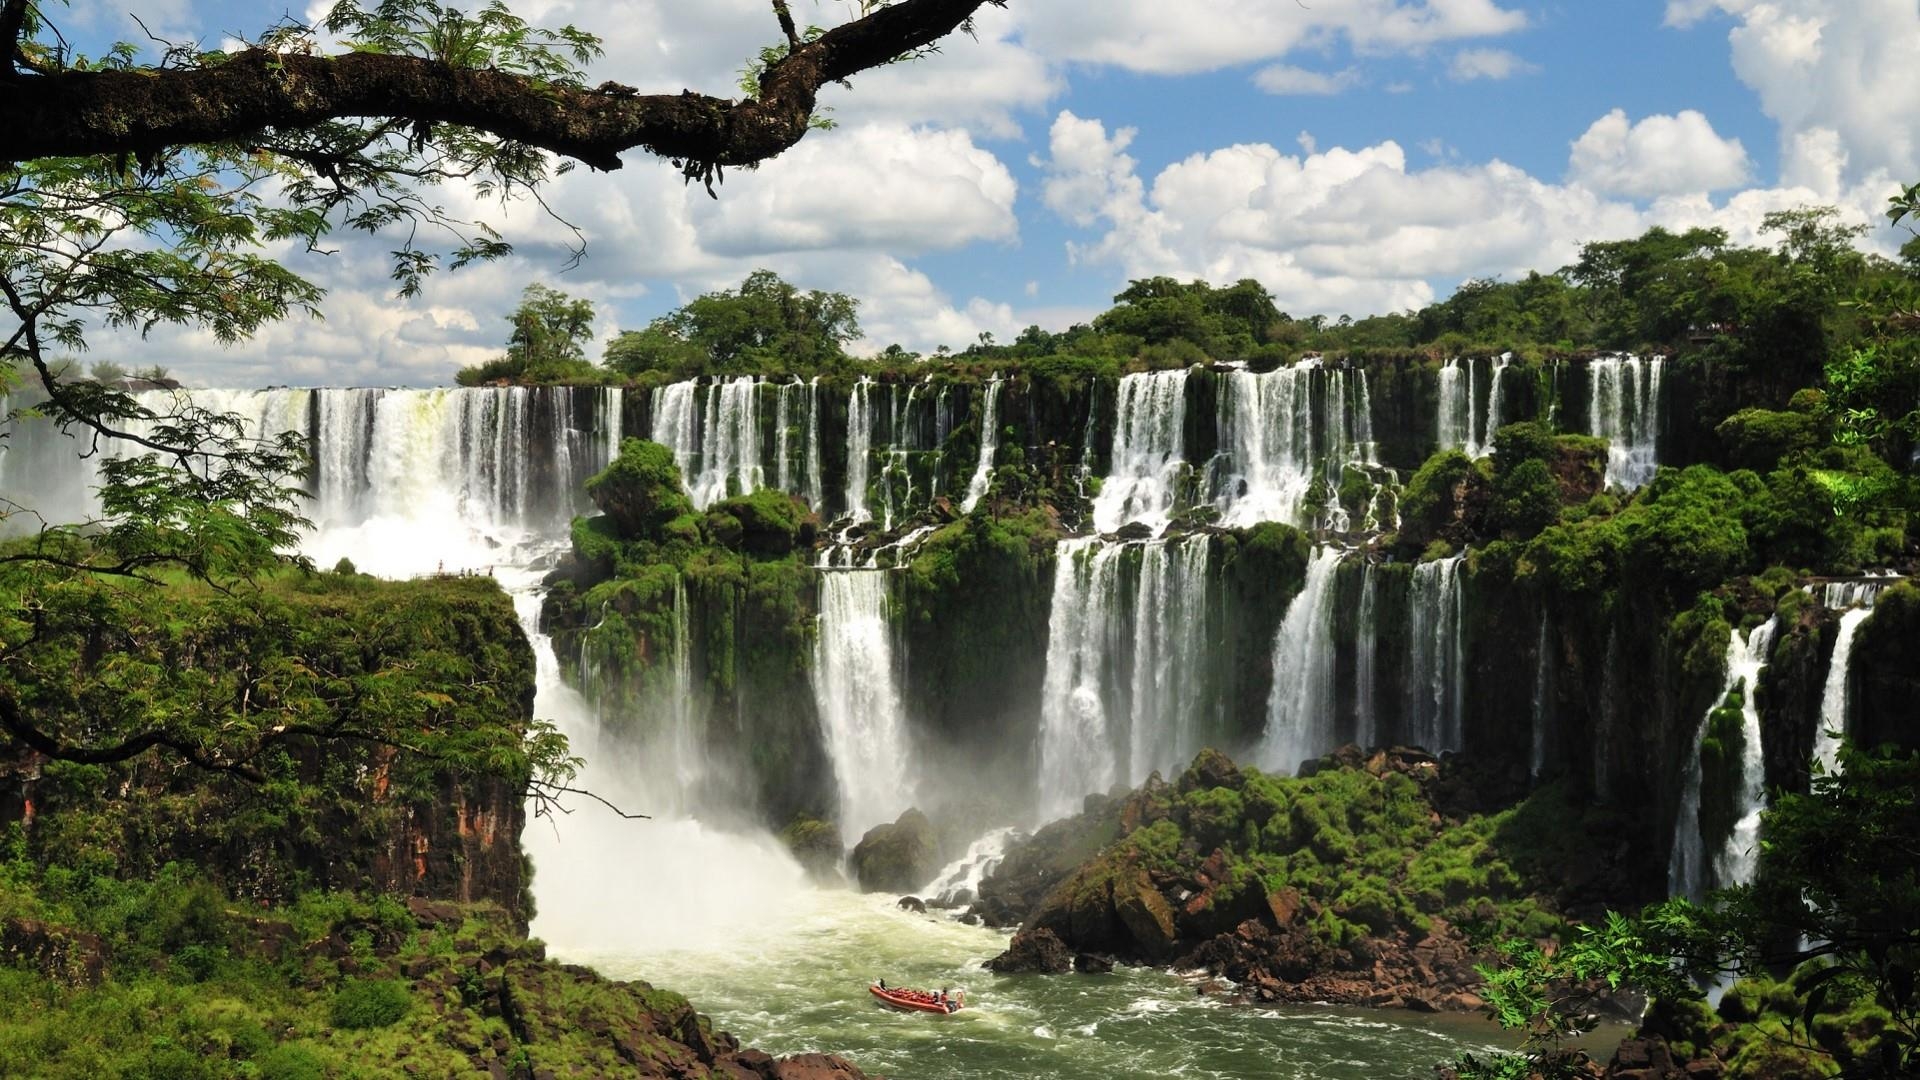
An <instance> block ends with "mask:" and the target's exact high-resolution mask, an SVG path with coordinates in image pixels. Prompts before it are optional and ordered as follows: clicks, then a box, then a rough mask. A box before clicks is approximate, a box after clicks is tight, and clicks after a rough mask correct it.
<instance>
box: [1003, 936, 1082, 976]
mask: <svg viewBox="0 0 1920 1080" xmlns="http://www.w3.org/2000/svg"><path fill="white" fill-rule="evenodd" d="M1072 968H1073V953H1072V951H1071V950H1069V949H1068V948H1067V946H1066V944H1065V943H1064V942H1062V941H1061V940H1060V936H1059V935H1058V934H1055V933H1054V932H1053V931H1051V930H1048V929H1046V928H1044V927H1042V928H1039V929H1034V930H1022V931H1020V932H1019V933H1017V934H1015V935H1013V941H1012V942H1010V943H1009V944H1008V945H1007V951H1006V952H1003V953H1001V954H1000V955H999V956H996V957H994V958H993V959H991V960H989V961H987V970H988V971H997V972H999V973H1000V974H1002V975H1015V974H1023V973H1039V974H1045V975H1058V974H1061V973H1063V972H1066V971H1070V970H1072Z"/></svg>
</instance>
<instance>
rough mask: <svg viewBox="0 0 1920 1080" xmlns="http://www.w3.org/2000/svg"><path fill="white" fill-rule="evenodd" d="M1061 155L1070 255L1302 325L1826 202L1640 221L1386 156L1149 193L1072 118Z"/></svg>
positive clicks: (1762, 202)
mask: <svg viewBox="0 0 1920 1080" xmlns="http://www.w3.org/2000/svg"><path fill="white" fill-rule="evenodd" d="M1621 124H1622V126H1623V127H1624V126H1625V122H1624V118H1622V119H1621ZM1627 130H1628V132H1629V133H1630V132H1631V130H1632V129H1631V128H1628V129H1627ZM1655 130H1656V131H1657V129H1655ZM1629 141H1630V140H1629ZM1053 143H1054V154H1053V156H1052V158H1051V159H1049V160H1048V161H1047V162H1046V167H1047V170H1048V173H1049V175H1048V177H1047V180H1046V186H1047V189H1048V190H1049V191H1053V192H1058V193H1060V194H1061V197H1060V198H1058V199H1056V200H1051V201H1050V202H1049V205H1051V206H1053V208H1054V209H1055V210H1056V211H1057V212H1060V213H1061V214H1062V216H1063V217H1066V218H1067V219H1068V220H1069V221H1072V222H1074V223H1076V224H1082V225H1092V226H1095V227H1097V230H1098V232H1097V235H1096V236H1095V237H1093V238H1092V239H1090V240H1088V241H1086V242H1080V243H1074V244H1071V245H1070V246H1069V252H1070V254H1071V255H1072V257H1073V258H1074V259H1075V260H1077V261H1079V262H1081V263H1087V264H1100V265H1111V266H1114V267H1116V268H1117V269H1118V271H1119V273H1120V274H1122V275H1124V276H1125V277H1130V278H1131V277H1142V276H1148V275H1154V274H1166V275H1170V276H1174V277H1181V278H1187V277H1199V278H1205V279H1207V280H1210V281H1232V280H1235V279H1237V278H1241V277H1253V278H1257V279H1259V280H1260V281H1262V282H1264V283H1265V284H1266V285H1267V287H1268V288H1269V289H1271V290H1272V291H1273V292H1274V294H1275V296H1276V297H1278V298H1279V300H1280V303H1281V306H1282V307H1283V308H1285V309H1287V310H1289V311H1292V312H1293V313H1295V314H1307V313H1312V312H1321V313H1326V314H1337V313H1343V312H1344V313H1349V314H1356V315H1357V314H1363V313H1371V312H1380V311H1394V310H1400V309H1403V308H1407V307H1417V306H1420V305H1422V304H1425V303H1427V302H1429V301H1431V300H1432V299H1433V297H1434V296H1435V295H1436V292H1437V290H1438V289H1439V288H1443V287H1445V286H1447V285H1448V284H1450V283H1451V282H1453V281H1457V280H1459V279H1461V278H1465V277H1485V276H1495V275H1497V276H1504V277H1509V278H1511V277H1514V276H1518V275H1520V274H1523V273H1525V272H1526V271H1529V270H1535V269H1540V270H1547V269H1552V268H1555V267H1559V266H1564V265H1566V264H1568V263H1570V262H1572V261H1573V259H1574V258H1575V257H1576V256H1577V254H1578V252H1579V249H1580V246H1581V245H1583V244H1585V243H1588V242H1591V241H1595V240H1610V239H1619V238H1623V237H1629V236H1635V235H1638V234H1639V233H1641V232H1643V231H1645V230H1646V229H1647V228H1648V227H1650V226H1652V225H1656V224H1660V225H1667V226H1670V227H1675V228H1684V227H1688V226H1691V225H1710V226H1717V227H1721V228H1725V229H1727V230H1728V231H1729V233H1730V234H1731V235H1733V237H1734V238H1735V240H1736V241H1739V242H1743V243H1755V242H1760V237H1759V235H1758V231H1757V227H1758V225H1759V222H1760V219H1761V218H1762V217H1763V216H1764V215H1765V214H1766V213H1767V212H1769V211H1771V210H1778V209H1786V208H1790V207H1794V206H1801V205H1806V204H1808V203H1812V202H1819V201H1823V196H1821V195H1820V194H1819V193H1818V192H1816V191H1814V190H1813V189H1811V188H1808V187H1803V186H1795V187H1785V188H1775V189H1759V190H1751V191H1744V192H1740V193H1738V194H1736V195H1734V196H1732V197H1730V198H1727V199H1725V200H1724V201H1722V202H1719V203H1716V202H1714V201H1713V200H1712V199H1711V198H1709V196H1708V195H1707V193H1706V192H1707V188H1706V187H1704V186H1701V185H1699V184H1695V185H1693V186H1692V187H1691V188H1677V187H1676V188H1665V189H1662V190H1659V191H1653V190H1643V191H1642V192H1641V193H1643V194H1648V195H1657V196H1659V197H1657V198H1654V199H1653V201H1652V202H1651V203H1650V204H1648V205H1645V206H1640V205H1636V204H1635V203H1634V202H1630V201H1625V200H1622V199H1619V198H1613V197H1610V195H1611V194H1612V193H1610V192H1606V191H1600V190H1596V189H1595V188H1594V187H1592V186H1589V185H1588V184H1586V183H1584V182H1582V181H1581V180H1579V179H1574V180H1572V181H1570V182H1568V183H1562V184H1556V183H1551V182H1547V181H1543V180H1540V179H1538V178H1536V177H1533V176H1530V175H1529V174H1527V173H1526V172H1525V171H1524V170H1521V169H1518V168H1516V167H1514V166H1512V165H1509V164H1507V163H1505V162H1502V161H1498V160H1494V161H1490V162H1487V163H1485V164H1478V165H1457V164H1440V165H1436V166H1434V167H1431V168H1426V169H1421V170H1413V169H1410V168H1409V167H1408V164H1407V158H1406V153H1405V152H1404V151H1403V150H1402V149H1401V147H1400V146H1399V145H1398V144H1397V143H1394V142H1391V141H1389V142H1382V143H1379V144H1376V145H1373V146H1365V147H1360V148H1357V149H1349V148H1345V147H1333V148H1327V149H1322V150H1320V151H1318V152H1313V151H1309V152H1307V153H1304V154H1297V155H1291V154H1287V153H1284V152H1282V151H1281V150H1278V149H1276V148H1274V147H1272V146H1269V145H1265V144H1251V145H1239V146H1230V147H1225V148H1222V149H1219V150H1215V151H1213V152H1211V153H1205V154H1196V155H1194V156H1192V157H1189V158H1187V159H1186V160H1184V161H1180V162H1177V163H1175V164H1173V165H1170V166H1168V167H1167V168H1165V169H1163V170H1162V171H1161V172H1160V173H1159V174H1158V175H1157V176H1155V177H1154V178H1153V179H1152V181H1151V183H1150V184H1149V183H1148V182H1146V181H1144V180H1143V179H1142V178H1141V177H1140V176H1139V175H1137V173H1136V172H1135V168H1136V165H1135V163H1134V161H1133V160H1132V159H1131V158H1130V157H1128V156H1127V155H1126V154H1125V153H1124V150H1125V149H1126V146H1127V143H1128V133H1127V132H1124V131H1122V132H1120V133H1118V134H1115V135H1109V134H1108V133H1107V132H1106V129H1105V126H1104V125H1103V124H1102V123H1101V122H1100V121H1098V120H1087V119H1081V118H1079V117H1074V116H1072V115H1071V114H1062V116H1061V117H1060V119H1059V120H1057V121H1056V122H1055V124H1054V128H1053ZM1694 175H1696V176H1698V175H1700V174H1699V172H1698V170H1695V171H1694ZM1842 196H1843V197H1842V199H1841V202H1842V205H1843V212H1844V213H1845V214H1846V216H1847V218H1848V220H1852V221H1863V220H1865V219H1866V217H1867V215H1868V214H1869V213H1870V210H1871V199H1872V196H1871V193H1869V192H1866V191H1864V190H1863V189H1849V190H1848V191H1846V192H1843V193H1842Z"/></svg>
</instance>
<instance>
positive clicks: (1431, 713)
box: [1404, 555, 1466, 754]
mask: <svg viewBox="0 0 1920 1080" xmlns="http://www.w3.org/2000/svg"><path fill="white" fill-rule="evenodd" d="M1464 558H1465V557H1464V556H1461V555H1455V556H1454V557H1452V558H1450V559H1438V560H1435V561H1433V562H1424V563H1421V564H1420V565H1418V566H1416V567H1414V568H1413V585H1412V589H1411V593H1410V595H1409V598H1408V604H1409V607H1410V612H1411V617H1412V627H1411V629H1410V632H1409V633H1408V637H1407V646H1408V655H1407V720H1406V732H1405V736H1404V737H1405V738H1406V739H1407V740H1408V741H1409V742H1412V743H1414V744H1416V745H1419V746H1424V747H1426V748H1427V750H1428V751H1430V752H1432V753H1435V754H1438V753H1441V752H1442V751H1446V750H1459V749H1462V748H1463V745H1464V741H1465V740H1464V737H1463V732H1464V730H1465V724H1464V720H1463V716H1462V713H1461V703H1462V700H1463V698H1464V695H1463V694H1462V693H1461V690H1462V687H1461V685H1460V684H1461V680H1462V678H1463V677H1464V676H1465V674H1466V662H1465V657H1464V655H1463V647H1464V642H1463V641H1462V638H1463V636H1464V635H1462V633H1461V627H1460V622H1461V603H1460V563H1461V561H1462V560H1463V559H1464Z"/></svg>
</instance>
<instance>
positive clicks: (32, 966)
mask: <svg viewBox="0 0 1920 1080" xmlns="http://www.w3.org/2000/svg"><path fill="white" fill-rule="evenodd" d="M0 960H4V961H6V962H8V963H10V964H17V965H19V966H21V967H24V968H27V969H29V970H32V971H36V972H39V973H40V974H41V975H44V976H46V977H47V978H49V979H52V980H54V981H55V982H58V983H62V984H64V985H67V986H98V985H100V983H101V981H102V980H103V979H105V978H106V973H107V953H106V947H105V946H103V945H102V944H101V943H100V939H99V938H98V937H96V936H94V935H92V934H88V933H84V932H81V931H78V930H69V929H66V928H64V927H59V926H50V925H48V924H46V923H44V922H41V921H40V920H39V919H17V918H16V919H8V920H6V921H5V922H0Z"/></svg>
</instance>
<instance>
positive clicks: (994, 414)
mask: <svg viewBox="0 0 1920 1080" xmlns="http://www.w3.org/2000/svg"><path fill="white" fill-rule="evenodd" d="M1002 383H1003V380H1002V379H1001V378H1000V376H998V375H995V376H994V377H993V378H992V380H990V381H989V382H988V383H987V400H986V404H985V406H984V407H983V411H982V413H981V416H980V463H979V464H978V465H975V466H974V469H973V479H971V480H969V481H968V482H967V497H966V498H965V499H963V500H961V503H960V512H961V513H963V514H971V513H973V508H974V507H976V506H978V505H980V500H981V499H983V498H985V497H986V495H987V485H988V484H990V483H991V482H992V481H993V455H994V451H995V450H997V449H999V446H1000V387H1001V385H1002Z"/></svg>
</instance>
